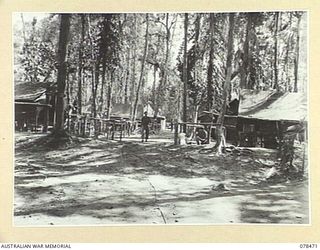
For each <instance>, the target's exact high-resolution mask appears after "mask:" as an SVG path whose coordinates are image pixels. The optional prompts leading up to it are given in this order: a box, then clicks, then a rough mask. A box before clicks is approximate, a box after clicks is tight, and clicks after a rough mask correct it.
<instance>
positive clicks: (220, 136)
mask: <svg viewBox="0 0 320 250" xmlns="http://www.w3.org/2000/svg"><path fill="white" fill-rule="evenodd" d="M233 30H234V13H230V14H229V29H228V37H227V41H228V44H227V63H226V68H227V70H226V77H225V82H224V85H223V93H222V99H223V104H222V108H221V111H220V114H219V117H218V121H217V123H218V125H217V130H216V131H217V143H216V145H215V147H217V148H218V152H219V153H221V150H222V147H224V146H225V135H224V134H225V131H224V129H223V124H224V117H225V114H226V109H227V102H228V94H229V89H230V86H231V75H232V60H233Z"/></svg>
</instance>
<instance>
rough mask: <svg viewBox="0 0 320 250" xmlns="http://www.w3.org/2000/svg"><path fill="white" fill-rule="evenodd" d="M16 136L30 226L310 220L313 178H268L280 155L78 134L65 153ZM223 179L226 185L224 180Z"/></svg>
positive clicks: (21, 209) (19, 187) (20, 199)
mask: <svg viewBox="0 0 320 250" xmlns="http://www.w3.org/2000/svg"><path fill="white" fill-rule="evenodd" d="M42 136H43V135H29V134H16V153H15V162H16V164H15V199H14V200H15V204H14V215H15V216H14V222H15V225H18V226H26V225H28V226H30V225H40V226H49V225H110V224H219V223H223V224H225V223H227V224H231V223H267V224H273V223H281V224H306V223H309V208H308V180H307V178H305V179H303V180H295V181H285V182H269V181H266V179H265V174H266V172H267V171H268V170H269V169H270V168H271V167H272V166H273V165H274V163H275V160H276V152H275V151H273V150H266V149H255V150H253V151H245V150H244V151H240V152H236V153H235V152H230V153H227V154H225V155H223V156H216V155H215V154H213V153H212V154H201V153H199V149H201V148H203V147H205V146H197V145H187V146H174V145H172V139H171V138H170V137H171V134H170V133H165V134H162V135H161V136H152V137H151V139H150V141H148V142H147V143H141V142H140V140H139V138H138V137H137V136H136V137H135V136H133V137H130V138H125V139H124V140H123V141H122V142H119V141H111V140H106V139H105V138H99V139H78V140H76V142H75V143H73V144H72V145H69V146H68V147H67V148H64V149H60V150H49V149H41V148H40V149H39V148H35V147H32V146H29V145H30V143H32V142H33V141H34V140H35V139H37V138H39V137H42ZM219 184H220V185H219Z"/></svg>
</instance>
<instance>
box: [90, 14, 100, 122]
mask: <svg viewBox="0 0 320 250" xmlns="http://www.w3.org/2000/svg"><path fill="white" fill-rule="evenodd" d="M88 37H89V41H90V47H91V92H92V93H91V94H92V110H91V114H92V115H93V117H94V118H96V117H97V105H96V98H97V87H98V83H99V65H100V60H99V58H98V59H97V58H96V55H95V51H94V44H93V37H92V33H91V21H90V16H89V15H88Z"/></svg>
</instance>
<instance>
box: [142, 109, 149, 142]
mask: <svg viewBox="0 0 320 250" xmlns="http://www.w3.org/2000/svg"><path fill="white" fill-rule="evenodd" d="M150 123H151V119H150V117H148V112H147V111H146V112H144V116H143V117H142V119H141V139H142V142H143V141H144V139H146V141H147V140H148V138H149V124H150Z"/></svg>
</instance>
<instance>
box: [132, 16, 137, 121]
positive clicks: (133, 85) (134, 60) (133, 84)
mask: <svg viewBox="0 0 320 250" xmlns="http://www.w3.org/2000/svg"><path fill="white" fill-rule="evenodd" d="M133 15H134V37H135V41H134V42H133V58H132V59H133V62H132V74H131V91H130V100H131V103H132V107H131V108H132V110H131V119H132V121H134V120H135V117H133V116H135V114H133V113H134V102H135V90H136V62H137V41H136V40H137V39H138V35H137V33H138V32H137V14H133Z"/></svg>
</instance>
